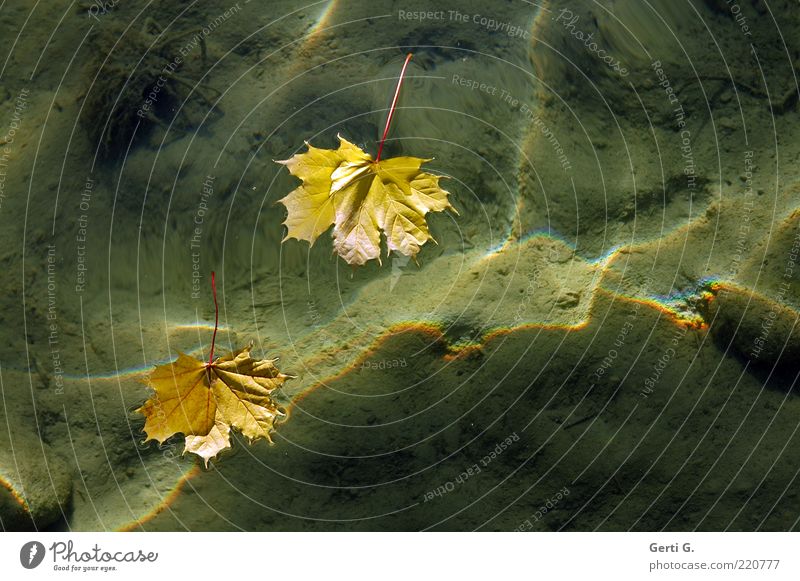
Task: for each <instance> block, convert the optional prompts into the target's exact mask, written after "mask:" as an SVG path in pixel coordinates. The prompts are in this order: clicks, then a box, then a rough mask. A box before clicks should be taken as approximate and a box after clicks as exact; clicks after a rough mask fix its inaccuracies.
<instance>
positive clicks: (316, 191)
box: [277, 55, 458, 265]
mask: <svg viewBox="0 0 800 581" xmlns="http://www.w3.org/2000/svg"><path fill="white" fill-rule="evenodd" d="M410 58H411V55H408V57H407V58H406V62H405V64H404V65H403V70H402V71H401V73H400V79H399V81H398V84H397V90H396V91H395V95H394V100H393V101H392V106H391V109H390V111H389V117H388V119H387V121H386V128H385V129H384V132H383V138H382V139H381V143H380V146H379V148H378V155H377V157H376V158H375V159H373V158H372V156H371V155H369V154H368V153H365V152H364V151H363V150H362V149H361V148H359V147H358V146H356V145H354V144H352V143H350V142H349V141H347V140H346V139H344V138H343V137H341V136H339V148H338V149H319V148H316V147H313V146H312V145H311V144H309V143H308V142H306V145H307V146H308V151H307V152H306V153H299V154H296V155H294V156H292V157H291V158H289V159H287V160H283V161H278V162H277V163H280V164H283V165H285V166H286V167H287V168H288V169H289V172H290V173H291V174H292V175H294V176H296V177H298V178H300V179H301V180H302V182H303V183H302V184H301V185H300V186H299V187H298V188H297V189H295V190H293V191H292V192H291V193H289V195H288V196H286V197H285V198H283V199H281V200H280V202H281V203H282V204H283V205H284V206H286V209H287V211H288V216H287V218H286V221H285V222H284V224H285V225H286V226H287V228H288V233H287V235H286V238H285V239H284V240H286V239H289V238H296V239H298V240H307V241H308V242H310V243H311V244H313V243H314V241H315V240H316V239H317V238H318V237H319V235H320V234H322V233H323V232H325V231H326V230H327V229H328V228H330V227H331V225H333V247H334V249H335V250H336V252H337V253H338V254H339V256H341V257H342V258H344V259H345V260H346V261H347V262H348V264H358V265H361V264H364V263H365V262H367V261H368V260H372V259H375V258H377V259H378V262H380V254H381V232H383V234H384V236H385V237H386V246H387V250H388V251H389V252H391V251H396V252H399V253H401V254H404V255H406V256H410V257H414V256H416V254H417V253H418V252H419V249H420V246H422V245H423V244H425V243H426V242H427V241H428V240H433V237H432V236H431V233H430V230H429V229H428V223H427V221H426V217H425V216H426V214H427V213H428V212H441V211H443V210H446V209H448V208H449V209H450V210H453V212H456V211H455V209H454V208H453V206H452V205H451V204H450V202H449V201H448V199H447V196H448V195H449V193H448V192H447V191H445V190H443V189H442V188H440V187H439V180H440V179H441V176H437V175H434V174H431V173H428V172H425V171H423V170H422V169H421V166H422V164H424V163H425V162H427V161H430V160H429V159H421V158H418V157H396V158H392V159H387V160H381V152H382V151H383V144H384V142H385V141H386V135H387V133H388V131H389V124H390V123H391V120H392V115H393V114H394V110H395V106H396V104H397V96H398V94H399V91H400V83H401V82H402V79H403V74H404V72H405V69H406V65H408V61H409V59H410ZM456 213H458V212H456ZM434 242H435V241H434Z"/></svg>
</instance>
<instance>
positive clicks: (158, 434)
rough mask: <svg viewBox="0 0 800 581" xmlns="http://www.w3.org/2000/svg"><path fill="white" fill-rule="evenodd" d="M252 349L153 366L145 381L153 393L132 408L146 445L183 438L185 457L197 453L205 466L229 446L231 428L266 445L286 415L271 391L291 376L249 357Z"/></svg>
mask: <svg viewBox="0 0 800 581" xmlns="http://www.w3.org/2000/svg"><path fill="white" fill-rule="evenodd" d="M251 349H252V344H250V345H248V346H247V347H244V348H243V349H240V350H239V351H235V352H233V353H231V354H229V355H226V356H225V357H219V358H217V359H216V360H215V361H214V362H213V363H211V364H208V363H205V362H203V361H198V360H197V359H195V358H193V357H189V356H188V355H185V354H184V353H179V355H178V359H177V360H176V361H174V362H172V363H168V364H166V365H161V366H158V367H156V368H155V369H154V370H153V372H152V373H151V374H150V375H149V377H148V378H147V381H146V382H147V384H148V385H149V386H150V387H152V388H153V390H154V391H155V395H154V396H153V397H152V398H150V399H148V400H147V401H146V402H145V403H144V405H143V406H142V407H140V408H139V409H138V410H136V411H138V412H140V413H141V414H143V415H144V416H145V424H144V431H145V432H146V433H147V440H145V441H149V440H157V441H158V442H159V443H163V442H164V441H165V440H166V439H167V438H169V437H171V436H173V435H175V434H178V433H181V434H184V435H185V436H186V442H185V449H184V453H185V452H192V453H194V454H197V455H198V456H200V457H201V458H203V460H205V463H206V465H208V461H209V460H210V459H211V458H213V457H215V456H216V455H217V454H218V453H219V452H220V451H222V450H225V449H226V448H230V447H231V442H230V429H231V428H236V429H238V430H239V431H240V432H241V433H242V434H243V435H244V436H246V437H247V438H248V439H249V440H250V441H251V442H253V441H255V440H258V439H259V438H266V440H267V441H269V442H270V443H271V442H272V438H271V437H270V432H272V431H273V429H274V424H275V421H276V419H277V418H279V417H281V416H284V415H285V414H284V413H283V412H282V411H281V409H280V408H279V406H278V405H277V403H276V402H275V400H274V399H273V397H272V392H274V391H275V390H276V389H278V388H279V387H281V386H282V385H283V383H284V381H286V379H288V378H289V377H290V376H289V375H285V374H283V373H281V372H280V371H278V368H277V367H275V360H272V359H261V360H256V359H253V358H252V357H251V356H250V350H251Z"/></svg>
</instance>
